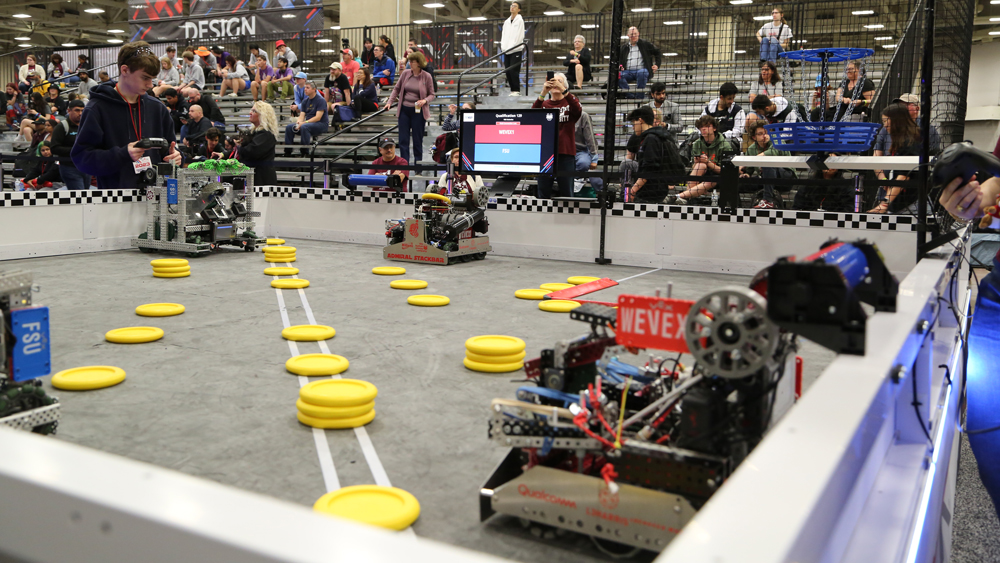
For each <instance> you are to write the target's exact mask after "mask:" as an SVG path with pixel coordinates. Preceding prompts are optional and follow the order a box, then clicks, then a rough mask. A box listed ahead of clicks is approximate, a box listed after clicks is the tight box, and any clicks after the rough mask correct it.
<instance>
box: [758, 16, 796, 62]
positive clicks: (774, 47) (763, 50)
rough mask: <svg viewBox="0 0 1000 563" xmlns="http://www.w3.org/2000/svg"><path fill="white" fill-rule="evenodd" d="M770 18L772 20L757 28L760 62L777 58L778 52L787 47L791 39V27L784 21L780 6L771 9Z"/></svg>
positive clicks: (783, 50) (782, 51) (772, 60)
mask: <svg viewBox="0 0 1000 563" xmlns="http://www.w3.org/2000/svg"><path fill="white" fill-rule="evenodd" d="M771 18H772V20H773V21H769V22H767V23H765V24H764V25H763V26H761V28H760V29H759V30H757V42H758V43H760V60H761V62H764V61H771V62H774V61H776V60H778V54H779V53H784V52H785V50H786V49H788V42H789V41H791V39H792V28H790V27H788V24H787V23H786V22H785V14H784V12H782V11H781V8H774V9H773V10H771Z"/></svg>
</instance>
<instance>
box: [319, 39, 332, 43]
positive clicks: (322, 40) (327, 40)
mask: <svg viewBox="0 0 1000 563" xmlns="http://www.w3.org/2000/svg"><path fill="white" fill-rule="evenodd" d="M316 42H317V43H333V39H317V40H316Z"/></svg>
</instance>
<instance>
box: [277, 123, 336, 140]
mask: <svg viewBox="0 0 1000 563" xmlns="http://www.w3.org/2000/svg"><path fill="white" fill-rule="evenodd" d="M328 127H329V126H328V125H327V124H326V123H325V122H323V121H319V122H317V123H303V124H302V125H301V126H300V127H299V130H298V133H299V134H300V135H302V141H301V144H303V145H308V144H309V143H311V142H312V136H313V135H319V134H321V133H326V130H327V128H328ZM295 133H296V131H295V124H294V123H289V124H288V125H286V126H285V144H286V145H291V144H294V143H295Z"/></svg>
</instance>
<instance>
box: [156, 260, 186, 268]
mask: <svg viewBox="0 0 1000 563" xmlns="http://www.w3.org/2000/svg"><path fill="white" fill-rule="evenodd" d="M149 264H150V265H151V266H152V267H154V268H172V267H174V266H187V265H188V261H187V260H185V259H183V258H159V259H157V260H153V261H152V262H150V263H149Z"/></svg>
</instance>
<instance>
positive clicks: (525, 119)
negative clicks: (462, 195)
mask: <svg viewBox="0 0 1000 563" xmlns="http://www.w3.org/2000/svg"><path fill="white" fill-rule="evenodd" d="M558 116H559V112H558V111H556V110H549V109H533V110H519V111H510V110H475V111H463V112H462V115H461V119H462V127H461V132H460V135H461V145H460V146H461V147H462V158H461V166H460V168H461V171H462V172H476V173H482V172H518V173H522V174H544V173H546V172H551V171H552V168H553V166H554V164H555V149H556V131H557V128H558V125H559V117H558Z"/></svg>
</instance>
